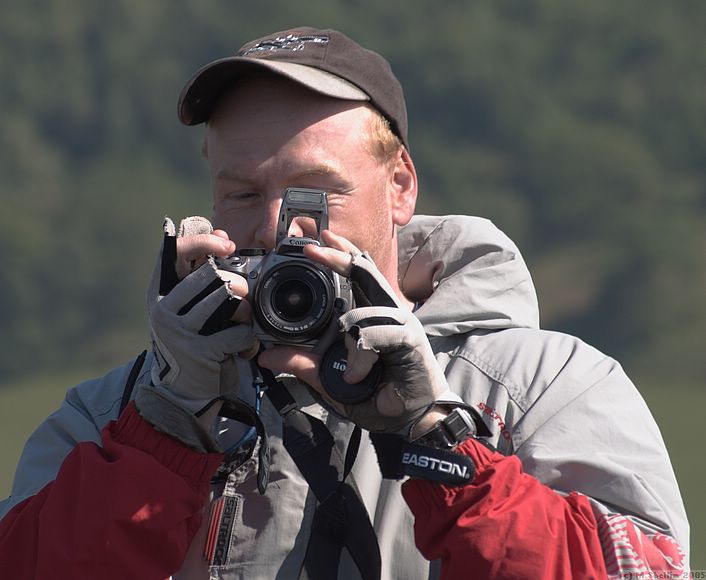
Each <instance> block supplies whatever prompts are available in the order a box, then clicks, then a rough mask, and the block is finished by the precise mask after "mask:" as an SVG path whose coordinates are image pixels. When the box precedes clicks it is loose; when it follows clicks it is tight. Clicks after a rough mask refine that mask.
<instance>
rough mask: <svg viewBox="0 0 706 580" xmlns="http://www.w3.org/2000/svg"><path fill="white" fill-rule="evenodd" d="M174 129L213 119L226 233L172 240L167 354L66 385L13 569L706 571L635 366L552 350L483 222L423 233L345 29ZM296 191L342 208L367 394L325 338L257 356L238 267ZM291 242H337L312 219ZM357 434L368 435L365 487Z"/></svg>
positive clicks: (292, 45)
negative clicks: (234, 269) (347, 394)
mask: <svg viewBox="0 0 706 580" xmlns="http://www.w3.org/2000/svg"><path fill="white" fill-rule="evenodd" d="M179 114H180V118H181V120H182V121H183V122H185V123H187V124H198V123H202V122H206V123H207V133H206V139H205V143H204V152H205V155H206V157H207V159H208V163H209V169H210V172H211V178H212V187H213V196H214V216H213V219H214V225H215V228H216V229H212V228H211V225H210V224H209V223H208V222H207V221H206V220H204V219H203V218H191V219H188V220H185V221H184V222H183V223H182V226H181V227H180V228H179V230H178V231H177V229H176V228H175V227H174V225H173V224H172V223H171V222H170V221H167V223H166V224H165V237H164V242H163V247H162V251H161V253H160V259H159V260H158V263H157V267H156V269H155V274H154V277H153V280H152V284H151V286H150V290H149V306H150V323H151V327H152V333H153V340H154V348H153V352H152V353H151V354H150V355H149V356H148V357H147V358H146V359H144V360H143V359H142V358H140V359H138V360H137V361H136V362H135V363H134V364H130V365H127V366H126V367H124V368H122V369H117V370H115V371H113V372H112V373H110V374H109V375H107V376H106V377H104V378H103V379H100V380H97V381H90V382H88V383H85V384H83V385H79V386H78V387H77V388H75V389H73V390H72V391H70V392H69V394H68V395H67V399H66V402H65V403H64V405H63V406H62V408H61V409H60V410H59V411H58V412H57V413H56V414H54V415H52V416H51V417H50V418H49V419H47V421H46V422H45V423H44V424H43V425H42V426H40V427H39V429H38V430H37V431H36V432H35V434H34V435H33V436H32V438H31V439H30V441H29V442H28V444H27V447H26V449H25V452H24V454H23V457H22V459H21V461H20V465H19V468H18V472H17V475H16V479H15V484H14V487H13V495H12V496H11V497H10V498H9V499H8V500H6V502H5V503H4V504H3V511H2V514H3V516H4V517H3V519H2V521H1V522H0V569H2V570H3V572H4V576H6V575H7V576H8V577H12V578H14V579H20V578H74V579H75V578H157V579H160V578H166V577H168V576H169V575H173V577H174V578H179V579H182V578H188V579H196V578H198V579H201V578H204V579H205V578H299V577H302V578H326V577H328V578H330V577H335V575H336V574H338V576H339V577H341V578H358V577H361V576H362V577H364V578H375V577H379V575H381V576H382V577H383V578H405V579H416V578H428V577H438V575H439V573H441V575H442V576H443V577H444V578H463V577H478V578H486V577H487V578H506V577H518V578H519V577H524V578H564V577H577V578H589V577H591V578H592V577H606V576H608V575H618V574H628V573H635V574H644V573H648V572H650V571H652V572H664V573H666V572H673V573H678V572H682V571H683V570H684V569H685V568H686V566H687V564H686V554H685V552H686V551H687V550H688V524H687V521H686V516H685V513H684V509H683V505H682V502H681V498H680V496H679V491H678V487H677V484H676V482H675V479H674V475H673V472H672V469H671V466H670V464H669V459H668V456H667V452H666V450H665V448H664V445H663V443H662V441H661V437H660V435H659V431H658V429H657V427H656V425H655V424H654V421H653V420H652V418H651V417H650V414H649V412H648V410H647V408H646V406H645V404H644V402H643V401H642V399H641V398H640V396H639V394H638V393H637V391H636V390H635V388H634V387H633V386H632V384H631V383H630V381H629V380H628V379H627V377H625V375H624V374H623V372H622V370H621V369H620V367H619V365H618V364H617V363H615V362H614V361H612V360H611V359H608V358H606V357H604V356H603V355H601V354H600V353H598V352H597V351H595V350H594V349H592V348H590V347H588V346H586V345H585V344H583V343H582V342H580V341H579V340H577V339H575V338H573V337H569V336H565V335H561V334H558V333H549V332H544V331H540V330H538V328H537V319H538V316H537V305H536V299H535V296H534V290H533V287H532V284H531V280H530V278H529V274H528V273H527V271H526V268H525V266H524V263H523V262H522V259H521V258H520V256H519V253H518V252H517V250H516V248H515V247H514V245H513V244H512V243H511V242H510V241H509V240H508V239H507V238H506V237H505V236H503V235H502V234H501V233H500V232H498V231H497V230H496V229H495V228H494V227H493V226H492V225H490V224H489V223H488V222H486V221H484V220H480V219H477V218H464V217H459V216H456V217H448V218H432V217H423V216H418V217H415V218H414V219H413V217H412V214H413V211H414V205H415V201H416V195H417V178H416V172H415V169H414V164H413V162H412V159H411V157H410V153H409V148H408V143H407V119H406V112H405V107H404V98H403V96H402V91H401V88H400V87H399V84H398V83H397V80H396V79H395V77H394V75H393V74H392V72H391V71H390V69H389V66H388V65H387V63H386V62H385V61H384V60H383V59H382V58H381V57H380V56H379V55H377V54H375V53H371V52H369V51H366V50H364V49H362V48H361V47H360V46H359V45H357V44H356V43H354V42H353V41H351V40H350V39H348V38H347V37H345V36H343V35H342V34H341V33H339V32H336V31H331V30H315V29H309V28H300V29H294V30H290V31H286V32H280V33H276V34H273V35H271V36H268V37H265V38H263V39H259V40H257V41H253V42H251V43H248V44H247V45H245V46H244V47H243V48H242V49H241V50H240V51H239V53H238V55H237V56H236V57H229V58H226V59H223V60H220V61H216V62H214V63H211V64H209V65H207V66H206V67H204V68H203V69H202V70H201V71H199V72H198V73H197V74H196V75H195V76H194V78H193V79H192V80H191V81H190V82H189V83H188V84H187V86H186V87H185V89H184V91H183V93H182V95H181V98H180V104H179ZM290 188H305V189H306V190H314V191H319V190H320V191H325V192H327V200H328V204H329V212H330V228H329V229H327V230H325V231H323V232H321V239H322V242H323V246H321V247H317V246H316V245H314V244H308V245H306V246H305V247H304V249H303V253H304V255H305V256H306V257H307V258H308V259H309V260H311V261H312V262H315V263H318V264H321V265H322V266H326V267H329V268H331V269H332V270H333V271H335V272H336V273H338V274H339V275H341V276H343V277H347V278H350V280H351V281H352V283H353V288H354V294H355V308H353V309H352V310H345V309H343V310H342V311H341V312H339V314H340V317H339V318H337V319H336V320H335V321H334V325H333V327H332V328H333V330H334V331H335V330H338V329H340V330H341V331H342V332H343V333H344V336H345V344H346V347H347V354H348V356H347V359H348V360H347V369H346V371H345V373H344V374H343V381H344V383H345V384H346V385H356V384H358V382H359V381H361V380H365V379H366V377H368V376H369V375H371V371H372V369H374V368H378V369H380V368H381V369H382V370H379V372H380V373H381V377H380V380H379V385H378V386H377V387H376V388H375V390H374V392H373V393H372V394H371V396H370V397H368V398H366V399H365V400H363V401H355V402H351V401H348V402H345V401H344V402H340V401H336V400H334V399H333V398H332V397H331V394H330V391H329V390H328V389H327V386H326V380H324V381H323V382H322V379H321V376H322V375H321V374H320V372H321V366H322V364H323V363H322V354H324V353H325V349H324V348H323V347H321V348H320V346H321V345H328V338H326V339H324V338H321V340H320V344H319V345H318V346H317V347H315V348H314V349H313V350H311V349H303V348H297V347H295V346H272V347H270V348H266V349H264V352H259V354H258V342H257V340H256V338H255V336H254V334H253V331H252V327H251V324H250V323H251V319H252V314H251V311H252V308H253V305H252V304H250V303H249V302H248V301H249V300H250V301H252V300H253V297H252V296H251V292H250V289H249V287H248V283H247V282H246V280H245V279H244V277H241V276H239V275H232V274H229V273H227V272H225V271H224V268H223V267H222V266H223V264H224V262H223V261H222V259H224V258H226V257H227V256H229V255H231V254H232V253H233V252H234V251H235V249H236V248H239V249H243V248H264V249H266V250H271V249H273V247H274V246H275V243H276V240H277V237H278V234H277V232H278V228H281V227H282V226H281V224H280V207H281V204H282V199H283V196H284V195H285V191H287V190H288V189H290ZM286 225H287V226H288V231H287V232H286V233H288V234H289V235H292V236H299V237H302V236H305V237H310V238H311V237H316V236H317V235H318V233H319V232H318V231H317V227H316V224H315V223H313V220H311V219H308V218H306V217H297V218H295V219H293V220H292V221H291V223H287V224H286ZM361 250H363V251H365V252H366V253H365V254H363V253H361ZM413 312H414V314H413ZM326 336H327V337H328V334H326ZM268 346H269V345H268ZM377 361H380V363H381V364H382V366H381V367H380V366H378V367H376V366H375V365H376V364H377ZM258 365H259V368H258ZM267 369H271V370H273V371H275V372H276V373H277V374H278V376H279V377H280V379H279V382H277V381H275V380H274V379H273V378H272V377H271V376H269V373H268V372H267ZM263 381H265V382H266V383H267V385H266V388H265V387H264V385H263ZM133 386H134V387H135V388H134V389H133V388H132V387H133ZM263 391H266V395H265V396H264V397H263V396H261V394H262V392H263ZM280 397H281V398H280ZM288 397H289V398H288ZM130 399H132V401H131V402H129V403H128V401H129V400H130ZM302 411H303V412H302ZM219 415H220V417H219ZM347 418H350V419H352V421H353V422H355V423H357V424H358V425H360V426H361V427H363V428H364V429H365V430H366V432H364V433H363V436H362V441H361V442H360V447H359V450H358V453H357V458H356V460H355V464H354V465H353V466H352V467H351V463H352V458H353V457H354V456H355V455H356V454H355V447H356V444H355V441H356V437H357V433H358V431H357V430H355V429H353V427H352V424H351V421H349V420H347ZM317 420H320V421H317ZM250 426H252V428H250ZM329 432H330V433H331V435H332V436H333V441H334V442H335V444H334V445H333V447H331V446H330V445H328V444H327V443H326V441H328V439H326V437H327V434H328V433H329ZM367 432H370V435H368V434H367ZM321 441H323V442H324V443H323V444H320V442H321ZM302 442H303V443H302ZM302 449H304V452H301V450H302ZM223 450H225V451H226V453H225V456H224V454H223V453H222V451H223ZM317 456H323V457H324V459H325V460H326V461H324V462H323V463H322V462H321V461H318V460H317V459H316V457H317ZM344 456H345V459H344ZM312 457H313V459H312ZM383 475H384V477H383ZM405 475H412V477H411V478H410V479H409V480H408V481H407V482H406V483H405V484H404V485H403V486H402V488H401V489H400V482H399V479H400V478H402V477H404V476H405ZM331 482H333V484H331ZM330 484H331V485H330ZM327 486H328V487H327ZM361 498H362V500H361ZM361 501H362V504H361ZM405 502H406V504H407V505H405ZM363 505H364V509H363V507H362V506H363ZM410 510H411V511H410ZM368 518H369V519H368ZM371 523H372V525H371ZM413 526H414V527H413ZM373 530H374V533H373ZM378 546H379V552H378ZM343 547H345V548H346V549H345V550H342V548H343ZM420 552H421V554H420ZM425 558H427V559H429V560H435V561H436V562H435V563H433V564H432V565H431V566H430V565H429V564H428V563H427V562H426V560H425ZM4 576H3V577H4Z"/></svg>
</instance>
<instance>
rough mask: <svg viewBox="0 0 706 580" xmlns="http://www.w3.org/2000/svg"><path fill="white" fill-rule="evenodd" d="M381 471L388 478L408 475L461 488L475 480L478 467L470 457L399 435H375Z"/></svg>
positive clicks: (373, 435)
mask: <svg viewBox="0 0 706 580" xmlns="http://www.w3.org/2000/svg"><path fill="white" fill-rule="evenodd" d="M370 440H371V441H372V443H373V447H375V452H376V454H377V458H378V464H379V466H380V471H381V472H382V476H383V477H384V478H385V479H402V478H403V477H405V476H409V477H415V478H419V479H426V480H429V481H435V482H438V483H442V484H444V485H454V486H461V485H467V484H469V483H471V481H473V477H474V476H475V474H476V466H475V464H474V463H473V460H472V459H471V458H470V457H468V456H466V455H459V454H458V453H454V452H453V451H447V450H445V449H437V448H434V447H429V446H427V445H419V444H418V443H411V442H409V441H407V440H405V439H404V437H401V436H399V435H390V434H387V433H371V434H370Z"/></svg>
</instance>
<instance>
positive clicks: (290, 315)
mask: <svg viewBox="0 0 706 580" xmlns="http://www.w3.org/2000/svg"><path fill="white" fill-rule="evenodd" d="M272 305H273V306H274V308H275V311H276V312H277V314H279V315H280V316H281V317H282V318H284V319H285V320H290V321H292V322H293V321H296V320H301V319H302V318H304V317H305V316H306V315H307V314H308V313H309V312H310V311H311V307H312V306H313V305H314V291H313V289H312V288H311V286H309V284H307V283H306V282H304V281H303V280H284V281H283V282H282V283H281V284H279V285H278V286H277V288H275V289H274V291H273V292H272Z"/></svg>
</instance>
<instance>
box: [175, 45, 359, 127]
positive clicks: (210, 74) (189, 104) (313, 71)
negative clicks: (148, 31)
mask: <svg viewBox="0 0 706 580" xmlns="http://www.w3.org/2000/svg"><path fill="white" fill-rule="evenodd" d="M257 69H260V70H262V69H266V70H269V71H271V72H273V73H275V74H278V75H280V76H283V77H285V78H288V79H291V80H293V81H294V82H296V83H299V84H300V85H303V86H305V87H307V88H309V89H311V90H313V91H315V92H317V93H321V94H323V95H327V96H329V97H334V98H337V99H344V100H348V101H369V100H370V97H369V96H368V94H367V93H365V92H364V91H362V90H361V89H359V88H358V87H356V86H355V85H354V84H352V83H350V82H348V81H346V80H344V79H342V78H340V77H337V76H336V75H334V74H331V73H329V72H326V71H324V70H321V69H318V68H314V67H310V66H306V65H302V64H297V63H293V62H282V61H274V60H266V59H255V58H247V57H238V56H232V57H228V58H223V59H220V60H216V61H214V62H212V63H210V64H208V65H206V66H205V67H204V68H202V69H201V70H199V71H198V72H197V73H196V74H195V75H194V76H193V77H192V78H191V80H190V81H189V82H188V83H187V84H186V86H185V87H184V88H183V89H182V91H181V95H180V96H179V105H178V115H179V120H180V121H181V122H182V123H184V124H185V125H198V124H199V123H203V122H204V121H207V120H208V118H209V116H210V115H211V112H212V110H213V107H214V106H215V104H216V102H217V100H218V99H219V97H220V96H221V95H222V93H223V91H224V90H225V89H226V88H228V87H230V86H232V85H233V84H234V83H236V82H237V80H238V78H241V77H243V76H244V75H245V74H246V73H247V72H248V71H253V70H257Z"/></svg>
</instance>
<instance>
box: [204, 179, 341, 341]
mask: <svg viewBox="0 0 706 580" xmlns="http://www.w3.org/2000/svg"><path fill="white" fill-rule="evenodd" d="M296 217H308V218H312V219H313V220H314V221H315V222H316V227H317V239H314V238H308V237H295V236H292V237H290V236H288V232H289V227H290V225H291V223H292V220H293V219H294V218H296ZM327 228H328V205H327V201H326V192H325V191H321V190H318V189H300V188H289V189H287V191H286V192H285V195H284V198H283V199H282V206H281V208H280V212H279V221H278V223H277V241H276V246H275V249H274V250H272V251H271V252H269V253H268V252H267V251H266V250H264V249H262V248H246V249H242V250H238V251H236V252H235V253H234V254H233V255H232V256H229V257H228V258H222V259H219V260H217V264H218V267H219V268H220V269H223V270H228V271H230V272H235V273H238V274H241V275H242V276H244V277H245V278H246V279H247V281H248V287H249V290H250V298H249V302H250V304H251V306H252V309H253V319H254V320H253V328H254V331H255V335H256V336H257V338H258V339H259V340H260V341H261V342H262V343H263V344H265V345H266V346H267V345H296V346H303V347H309V348H310V347H313V346H314V344H316V339H317V337H318V336H319V335H320V334H321V333H322V332H323V330H324V329H325V328H327V326H328V324H329V322H330V320H331V317H332V316H333V315H334V313H336V314H341V313H342V312H345V311H346V310H349V309H350V308H351V307H352V304H353V298H352V291H351V284H350V282H349V280H348V279H346V278H343V277H342V276H339V275H338V274H336V273H335V272H333V271H332V270H331V269H330V268H326V267H324V266H321V265H319V264H317V263H315V262H312V261H311V260H309V259H308V258H306V257H304V254H303V251H304V246H306V245H308V244H316V245H321V232H322V231H323V230H325V229H327Z"/></svg>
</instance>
